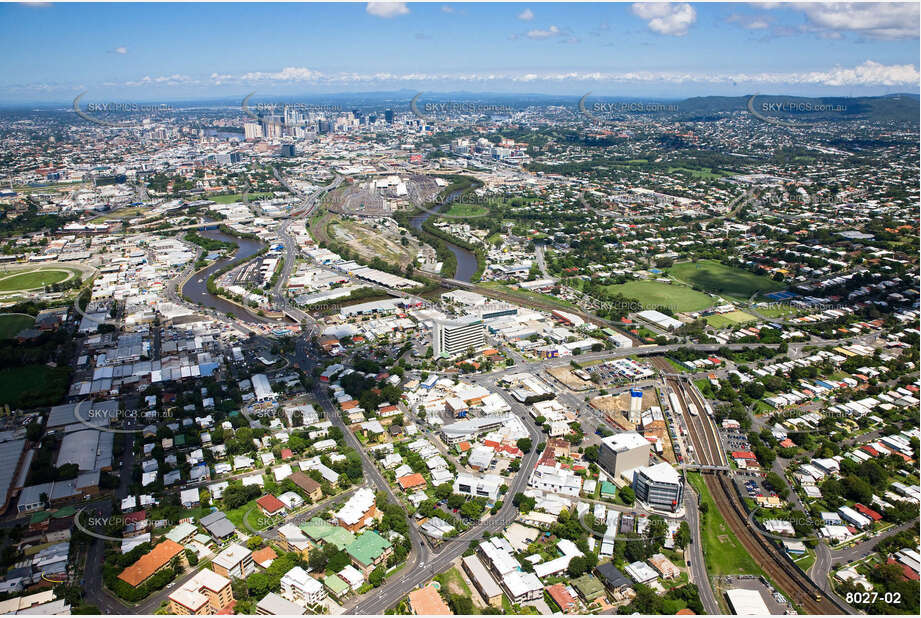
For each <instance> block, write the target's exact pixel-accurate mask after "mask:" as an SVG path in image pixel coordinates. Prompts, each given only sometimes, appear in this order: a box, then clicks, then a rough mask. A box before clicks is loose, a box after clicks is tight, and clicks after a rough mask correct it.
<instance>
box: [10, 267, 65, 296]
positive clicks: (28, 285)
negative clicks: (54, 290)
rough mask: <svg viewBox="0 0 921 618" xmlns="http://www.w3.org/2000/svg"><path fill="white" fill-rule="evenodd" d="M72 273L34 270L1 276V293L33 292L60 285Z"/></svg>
mask: <svg viewBox="0 0 921 618" xmlns="http://www.w3.org/2000/svg"><path fill="white" fill-rule="evenodd" d="M70 276H71V273H70V272H69V271H66V270H51V269H47V270H33V271H28V272H19V273H12V274H5V273H3V274H0V292H14V291H17V290H32V289H35V288H41V287H44V286H46V285H51V284H52V283H60V282H61V281H64V280H65V279H67V278H68V277H70Z"/></svg>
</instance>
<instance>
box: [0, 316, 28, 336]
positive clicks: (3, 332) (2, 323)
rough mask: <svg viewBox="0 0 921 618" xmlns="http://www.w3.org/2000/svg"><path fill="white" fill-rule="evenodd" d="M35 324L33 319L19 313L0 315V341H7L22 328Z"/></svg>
mask: <svg viewBox="0 0 921 618" xmlns="http://www.w3.org/2000/svg"><path fill="white" fill-rule="evenodd" d="M33 324H35V318H33V317H32V316H30V315H23V314H21V313H7V314H0V339H9V338H10V337H12V336H14V335H15V334H16V333H18V332H19V331H21V330H22V329H24V328H29V327H30V326H32V325H33Z"/></svg>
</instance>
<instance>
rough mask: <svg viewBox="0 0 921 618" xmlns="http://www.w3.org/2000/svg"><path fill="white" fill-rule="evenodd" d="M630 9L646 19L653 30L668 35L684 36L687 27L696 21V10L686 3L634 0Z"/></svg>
mask: <svg viewBox="0 0 921 618" xmlns="http://www.w3.org/2000/svg"><path fill="white" fill-rule="evenodd" d="M632 11H633V14H634V15H636V16H637V17H639V18H640V19H643V20H646V22H647V25H648V26H649V29H650V30H652V31H653V32H656V33H658V34H667V35H670V36H684V35H685V34H687V32H688V27H689V26H690V25H691V24H693V23H694V22H696V21H697V11H695V10H694V7H692V6H691V5H690V4H687V3H681V4H672V3H668V2H648V3H643V2H636V3H634V4H633V7H632Z"/></svg>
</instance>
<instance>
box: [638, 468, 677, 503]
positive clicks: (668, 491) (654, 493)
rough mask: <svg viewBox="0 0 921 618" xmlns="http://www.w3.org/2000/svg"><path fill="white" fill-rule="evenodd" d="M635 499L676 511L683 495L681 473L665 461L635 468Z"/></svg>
mask: <svg viewBox="0 0 921 618" xmlns="http://www.w3.org/2000/svg"><path fill="white" fill-rule="evenodd" d="M633 491H634V492H635V493H636V499H637V500H642V501H643V502H645V503H646V504H648V505H649V506H651V507H653V508H658V509H662V510H666V511H672V512H674V511H677V510H678V508H679V506H680V505H681V500H682V498H683V497H684V483H683V482H682V480H681V475H679V474H678V472H677V471H676V470H675V469H674V468H672V467H671V466H670V465H668V464H667V463H660V464H656V465H654V466H644V467H642V468H637V469H636V473H635V476H634V478H633Z"/></svg>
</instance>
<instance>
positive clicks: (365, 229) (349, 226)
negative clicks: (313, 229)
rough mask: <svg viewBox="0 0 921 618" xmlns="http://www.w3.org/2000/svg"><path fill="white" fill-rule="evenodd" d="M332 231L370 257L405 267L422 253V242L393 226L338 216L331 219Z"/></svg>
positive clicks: (350, 246) (337, 236)
mask: <svg viewBox="0 0 921 618" xmlns="http://www.w3.org/2000/svg"><path fill="white" fill-rule="evenodd" d="M329 230H330V231H331V232H332V234H333V235H334V238H335V240H337V241H338V242H343V243H345V244H346V245H348V246H349V248H350V249H352V250H353V251H357V252H358V253H359V254H360V255H361V256H363V257H365V258H367V259H374V258H375V257H379V258H381V259H382V260H384V261H385V262H389V263H390V264H399V265H400V266H406V264H408V263H410V262H412V261H414V260H415V259H416V255H418V253H419V241H418V240H416V238H415V237H414V236H412V235H411V234H405V235H404V236H402V237H401V236H399V235H398V234H397V233H396V232H395V231H394V230H393V229H392V228H385V227H383V226H379V225H376V224H368V225H364V224H361V223H357V222H355V221H346V220H343V219H339V218H338V217H337V218H335V219H333V220H332V221H331V222H330V224H329ZM402 239H405V240H406V243H407V244H406V245H403V242H402Z"/></svg>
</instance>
